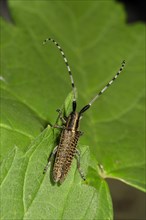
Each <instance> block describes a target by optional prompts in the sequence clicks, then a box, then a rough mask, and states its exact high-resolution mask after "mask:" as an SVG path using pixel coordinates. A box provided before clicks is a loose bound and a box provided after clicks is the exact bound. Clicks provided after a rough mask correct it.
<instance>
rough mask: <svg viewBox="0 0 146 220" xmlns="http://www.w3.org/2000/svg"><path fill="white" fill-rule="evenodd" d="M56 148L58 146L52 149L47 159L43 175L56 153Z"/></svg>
mask: <svg viewBox="0 0 146 220" xmlns="http://www.w3.org/2000/svg"><path fill="white" fill-rule="evenodd" d="M57 148H58V145H57V146H56V147H55V148H54V149H53V151H52V152H51V153H50V155H49V158H48V163H47V165H46V166H45V168H44V171H43V174H44V173H46V172H47V169H48V167H49V165H50V163H51V161H52V159H53V157H54V156H55V154H56V152H57Z"/></svg>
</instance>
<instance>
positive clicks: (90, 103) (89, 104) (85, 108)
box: [79, 60, 125, 115]
mask: <svg viewBox="0 0 146 220" xmlns="http://www.w3.org/2000/svg"><path fill="white" fill-rule="evenodd" d="M124 66H125V60H123V62H122V66H121V67H120V69H119V71H118V72H117V73H116V75H115V76H114V77H113V78H112V80H110V81H109V83H108V84H107V85H106V86H105V87H104V88H103V89H102V90H101V91H100V92H99V93H98V94H97V95H96V96H95V97H94V98H93V99H92V100H91V101H90V102H89V103H88V104H87V105H85V106H84V107H83V108H82V109H81V110H80V112H79V114H80V115H81V114H82V113H83V112H85V111H86V110H87V109H88V108H90V106H91V105H92V104H93V102H95V100H96V99H98V98H99V96H101V95H102V94H103V93H104V92H105V90H107V88H108V87H109V86H110V85H111V84H112V83H113V82H114V81H115V79H117V77H118V76H119V75H120V73H121V72H122V70H123V68H124Z"/></svg>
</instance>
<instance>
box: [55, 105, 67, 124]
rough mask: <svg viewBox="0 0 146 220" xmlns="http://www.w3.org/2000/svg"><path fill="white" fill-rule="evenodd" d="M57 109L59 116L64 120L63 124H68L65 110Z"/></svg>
mask: <svg viewBox="0 0 146 220" xmlns="http://www.w3.org/2000/svg"><path fill="white" fill-rule="evenodd" d="M56 111H57V112H58V114H59V115H58V118H59V119H60V120H61V121H62V123H63V124H66V118H65V117H63V112H62V111H61V109H56Z"/></svg>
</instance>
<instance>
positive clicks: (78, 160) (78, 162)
mask: <svg viewBox="0 0 146 220" xmlns="http://www.w3.org/2000/svg"><path fill="white" fill-rule="evenodd" d="M76 159H77V168H78V171H79V174H80V176H81V178H82V179H83V180H84V181H85V180H86V178H85V176H84V173H83V171H82V169H81V166H80V152H79V150H78V149H76Z"/></svg>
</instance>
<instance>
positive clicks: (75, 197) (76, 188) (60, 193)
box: [1, 127, 112, 219]
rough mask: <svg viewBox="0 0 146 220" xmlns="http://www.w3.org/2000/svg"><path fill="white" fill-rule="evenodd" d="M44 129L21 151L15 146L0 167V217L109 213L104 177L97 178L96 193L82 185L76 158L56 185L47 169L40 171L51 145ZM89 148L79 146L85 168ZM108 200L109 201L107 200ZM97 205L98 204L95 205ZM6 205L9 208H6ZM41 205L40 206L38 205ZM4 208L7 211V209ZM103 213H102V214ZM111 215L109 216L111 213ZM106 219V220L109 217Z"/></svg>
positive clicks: (49, 131)
mask: <svg viewBox="0 0 146 220" xmlns="http://www.w3.org/2000/svg"><path fill="white" fill-rule="evenodd" d="M52 131H53V130H52V129H51V128H49V127H48V128H46V130H44V131H43V132H42V133H41V134H40V135H39V136H38V137H37V138H36V139H35V140H34V141H33V143H32V144H31V146H30V148H29V150H28V151H27V152H26V153H25V154H24V153H22V151H20V149H18V148H17V147H16V148H15V149H14V150H13V151H12V152H11V153H10V154H9V155H8V157H7V159H6V160H4V161H3V163H2V166H1V199H2V201H3V203H2V205H1V216H2V219H8V218H10V216H11V219H22V218H23V219H76V218H77V219H89V218H90V219H97V216H102V217H103V216H104V215H105V216H107V215H108V216H111V210H110V209H111V207H110V209H108V206H109V204H110V206H111V200H110V198H107V200H105V201H104V202H103V201H102V202H103V203H104V204H103V205H105V204H106V203H107V205H106V208H105V210H103V207H104V206H103V205H102V203H101V202H100V197H102V196H103V197H102V199H101V200H103V198H106V196H107V197H109V192H108V187H107V184H106V182H105V181H104V180H102V181H101V180H99V181H98V187H99V193H98V192H97V191H96V190H95V188H93V187H91V186H88V185H85V184H84V183H83V181H82V180H81V178H80V176H79V173H78V171H77V169H76V161H75V160H74V161H73V166H72V168H71V171H70V172H69V174H68V176H67V179H66V181H65V182H64V183H63V184H62V185H60V186H58V185H54V184H52V183H51V181H50V174H51V171H50V168H49V170H48V172H47V173H46V175H44V174H43V169H44V165H45V163H46V162H47V157H48V154H49V153H50V152H51V150H52V148H53V147H54V138H55V139H56V136H55V137H54V133H53V132H52ZM88 158H89V149H88V148H87V147H85V146H84V147H82V163H83V166H82V168H84V171H85V170H87V166H88ZM109 200H110V201H109ZM98 204H99V207H98ZM8 207H9V209H8ZM39 207H41V208H39ZM7 210H8V211H7ZM16 210H17V211H16ZM105 213H106V214H105ZM111 218H112V216H111ZM111 218H110V219H111Z"/></svg>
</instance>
